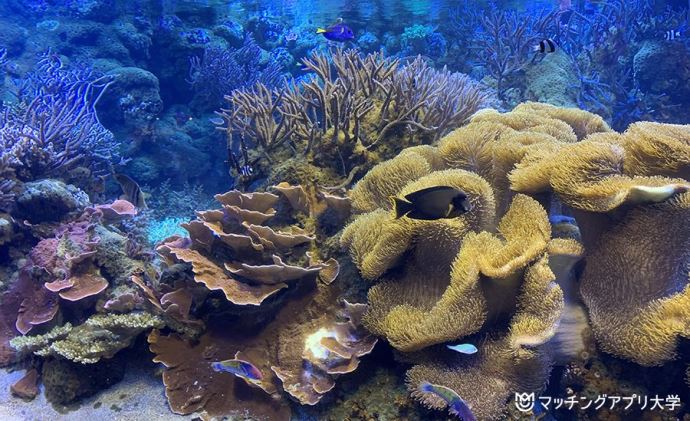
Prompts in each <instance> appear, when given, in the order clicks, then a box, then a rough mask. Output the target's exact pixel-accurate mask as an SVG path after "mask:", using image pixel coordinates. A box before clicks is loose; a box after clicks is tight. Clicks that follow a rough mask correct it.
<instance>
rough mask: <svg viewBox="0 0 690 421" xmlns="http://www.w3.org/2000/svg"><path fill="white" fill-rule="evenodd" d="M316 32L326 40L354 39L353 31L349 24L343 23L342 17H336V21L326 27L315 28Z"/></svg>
mask: <svg viewBox="0 0 690 421" xmlns="http://www.w3.org/2000/svg"><path fill="white" fill-rule="evenodd" d="M316 33H317V34H322V35H323V36H324V37H325V38H326V39H327V40H330V41H337V42H345V41H351V40H353V39H355V33H354V32H353V31H352V29H350V27H349V26H347V25H345V24H344V23H343V20H342V19H338V22H337V23H336V24H335V25H333V26H329V27H328V28H326V29H324V28H317V29H316Z"/></svg>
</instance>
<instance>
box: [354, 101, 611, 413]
mask: <svg viewBox="0 0 690 421" xmlns="http://www.w3.org/2000/svg"><path fill="white" fill-rule="evenodd" d="M530 106H531V107H539V105H534V104H531V105H530ZM526 107H527V106H525V107H523V108H522V109H516V110H515V111H514V112H512V113H508V114H499V113H497V112H495V111H491V110H487V111H483V112H479V113H477V114H476V115H475V117H473V118H472V120H471V122H470V124H468V125H467V126H465V127H463V128H460V129H458V130H456V131H454V132H452V133H450V134H449V135H448V136H446V137H444V138H443V139H441V141H440V143H439V146H438V147H431V146H423V147H413V148H408V149H406V150H405V151H403V152H402V153H401V154H400V155H398V156H397V157H396V158H394V159H392V160H390V161H387V162H384V163H382V164H379V165H378V166H376V167H374V168H373V169H372V170H371V171H370V172H369V173H368V174H367V175H366V176H365V177H364V178H363V179H362V180H361V181H360V182H359V183H358V184H357V186H356V187H355V189H354V190H353V191H352V194H351V197H352V198H353V207H354V209H355V210H357V211H359V212H360V213H362V214H360V215H359V216H357V218H356V219H355V220H354V222H353V223H351V224H350V225H349V226H348V227H347V228H346V229H345V231H344V233H343V235H342V244H343V245H344V246H346V247H348V248H349V250H350V253H351V256H352V258H353V261H354V262H355V264H356V265H357V266H358V268H359V269H360V272H361V273H362V276H363V277H364V278H366V279H369V280H378V281H379V282H378V283H377V284H376V285H374V286H373V287H372V288H371V289H370V291H369V310H368V311H367V313H366V315H365V318H364V320H365V324H366V326H367V327H368V328H369V329H370V330H372V331H373V332H374V333H376V334H377V335H380V336H383V337H385V338H386V339H387V340H388V341H389V342H390V343H391V345H393V346H394V347H395V348H397V349H398V350H400V351H403V352H405V354H403V355H404V357H403V358H404V359H406V360H409V361H411V362H414V363H417V366H416V367H415V368H413V369H412V370H411V371H410V372H409V373H408V385H409V387H410V389H411V390H412V391H413V395H414V396H416V397H417V398H419V399H420V400H422V401H423V402H424V403H425V404H427V405H429V406H431V407H434V408H442V407H444V406H445V403H444V401H443V400H441V399H440V398H439V397H438V396H435V395H433V394H431V393H427V392H422V391H421V390H420V389H419V385H420V383H421V382H422V381H427V382H430V383H432V384H438V385H441V386H446V387H449V388H451V389H453V390H454V391H456V392H458V393H459V394H460V396H461V397H462V398H463V399H464V400H465V401H466V402H468V404H469V405H470V407H471V408H472V410H473V411H474V412H475V415H476V416H477V417H478V418H480V419H492V418H496V417H499V416H500V415H501V413H502V411H503V410H504V408H505V403H506V401H507V400H508V398H509V397H510V396H511V393H513V392H514V391H517V390H520V391H530V390H531V391H537V390H538V389H540V388H541V387H542V386H543V385H544V383H545V381H546V378H547V377H548V373H549V371H550V364H551V359H550V356H549V355H548V352H546V350H545V349H544V347H542V346H541V345H542V344H544V343H545V342H546V341H548V339H549V338H550V337H551V336H553V335H554V333H555V329H556V326H557V323H558V320H559V316H560V312H561V310H562V308H563V305H564V302H563V295H562V291H561V289H560V287H559V286H558V285H557V284H556V281H557V278H560V277H561V276H564V271H567V270H569V269H570V266H571V265H563V264H562V262H564V261H568V258H569V259H570V260H573V259H578V258H579V255H580V254H581V253H582V249H581V246H580V245H579V243H577V242H576V241H574V240H565V239H552V238H551V226H550V224H549V221H548V217H547V213H546V211H545V210H544V208H543V207H542V206H540V203H539V202H538V201H537V200H534V199H532V198H529V197H528V196H525V195H515V194H514V193H512V192H511V191H510V190H509V181H508V172H509V171H510V170H511V169H513V168H514V166H515V165H516V164H517V163H518V162H520V161H521V160H522V159H523V158H524V157H525V156H526V155H527V154H528V153H530V152H531V151H538V150H540V149H547V150H549V149H552V148H556V147H559V146H560V145H561V144H562V143H566V142H567V143H573V142H576V141H577V140H578V139H579V138H580V137H583V136H585V135H586V134H587V133H589V131H592V130H598V131H606V130H608V127H607V126H606V124H605V123H604V122H603V120H601V119H599V118H597V117H595V116H592V115H590V114H587V113H584V112H579V111H577V113H578V116H582V117H586V118H587V119H588V120H587V122H584V121H581V120H582V119H581V118H580V119H576V118H574V117H573V116H572V115H570V114H567V115H566V116H565V117H562V120H561V119H557V118H552V117H550V116H549V114H548V113H546V112H545V113H543V114H542V115H535V113H534V112H533V111H532V109H527V108H526ZM518 108H519V107H518ZM545 110H547V111H548V112H549V113H553V115H554V116H559V115H561V114H563V112H562V111H559V110H558V109H555V108H548V107H545ZM573 113H575V111H573ZM564 120H565V121H564ZM576 123H578V124H576ZM438 185H448V186H453V187H457V188H459V189H461V190H463V191H464V192H465V193H467V195H468V198H469V201H470V203H471V205H472V210H471V211H470V212H468V213H466V214H464V215H462V216H460V217H458V218H453V219H441V220H436V221H419V220H413V219H409V218H401V219H394V215H393V214H392V211H391V209H390V201H389V199H388V198H389V196H400V197H403V196H405V195H406V194H409V193H411V192H414V191H418V190H420V189H423V188H427V187H433V186H438ZM537 198H538V199H539V200H540V201H542V202H544V203H545V204H547V203H548V197H545V196H544V197H537ZM561 257H566V259H562V258H561ZM469 335H473V336H471V338H472V340H473V341H475V342H476V345H477V347H478V348H479V352H478V354H477V355H475V356H472V357H468V356H458V355H457V353H453V352H451V351H448V350H446V349H444V348H443V347H441V345H442V344H446V343H450V342H451V341H453V342H456V341H459V340H461V339H462V338H466V337H468V336H469ZM439 359H440V361H441V363H439ZM488 378H493V379H494V381H486V379H488Z"/></svg>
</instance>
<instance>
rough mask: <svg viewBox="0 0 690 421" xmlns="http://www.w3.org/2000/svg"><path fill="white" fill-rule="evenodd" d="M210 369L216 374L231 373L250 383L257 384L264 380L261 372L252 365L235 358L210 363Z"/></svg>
mask: <svg viewBox="0 0 690 421" xmlns="http://www.w3.org/2000/svg"><path fill="white" fill-rule="evenodd" d="M211 368H213V370H214V371H218V372H226V373H232V374H234V375H236V376H237V377H241V378H243V379H245V380H247V381H250V382H258V381H261V380H262V379H263V378H264V376H263V374H261V370H259V369H258V368H257V367H256V366H255V365H254V364H252V363H250V362H248V361H244V360H240V359H237V358H235V359H232V360H225V361H214V362H212V363H211Z"/></svg>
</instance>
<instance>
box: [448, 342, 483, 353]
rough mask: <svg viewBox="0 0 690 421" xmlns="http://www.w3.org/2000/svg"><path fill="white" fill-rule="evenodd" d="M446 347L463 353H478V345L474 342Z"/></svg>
mask: <svg viewBox="0 0 690 421" xmlns="http://www.w3.org/2000/svg"><path fill="white" fill-rule="evenodd" d="M446 347H447V348H448V349H452V350H453V351H457V352H459V353H461V354H467V355H471V354H475V353H477V347H476V346H474V345H472V344H458V345H446Z"/></svg>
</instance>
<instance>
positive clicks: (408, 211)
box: [392, 186, 472, 221]
mask: <svg viewBox="0 0 690 421" xmlns="http://www.w3.org/2000/svg"><path fill="white" fill-rule="evenodd" d="M392 199H393V209H395V218H396V219H397V218H402V217H403V216H407V217H408V218H412V219H421V220H425V221H431V220H435V219H442V218H457V217H458V216H460V215H462V214H464V213H466V212H469V211H470V210H471V209H472V205H471V204H470V202H469V200H467V195H466V194H465V192H464V191H462V190H460V189H458V188H455V187H449V186H435V187H429V188H426V189H422V190H418V191H416V192H413V193H410V194H408V195H407V196H405V198H404V199H400V198H397V197H393V198H392Z"/></svg>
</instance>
